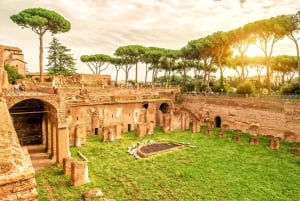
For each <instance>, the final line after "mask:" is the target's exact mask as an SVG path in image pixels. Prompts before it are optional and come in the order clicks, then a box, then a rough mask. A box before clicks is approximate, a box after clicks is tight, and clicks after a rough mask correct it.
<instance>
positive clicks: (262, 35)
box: [245, 17, 286, 94]
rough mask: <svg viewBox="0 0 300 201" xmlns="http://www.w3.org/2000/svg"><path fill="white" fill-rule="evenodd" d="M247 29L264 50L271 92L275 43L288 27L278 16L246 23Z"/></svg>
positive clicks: (269, 92)
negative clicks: (272, 59) (271, 61)
mask: <svg viewBox="0 0 300 201" xmlns="http://www.w3.org/2000/svg"><path fill="white" fill-rule="evenodd" d="M245 29H246V31H249V32H250V33H251V34H253V36H254V37H255V38H256V40H257V43H256V45H257V46H258V47H259V48H260V49H261V50H262V51H263V53H264V57H265V65H266V68H267V72H266V82H267V88H268V94H271V79H270V76H271V69H270V60H271V57H272V54H273V48H274V45H275V43H276V42H277V41H278V40H280V39H282V38H283V37H284V36H285V35H286V29H285V27H284V26H283V25H282V23H280V20H279V18H278V17H272V18H270V19H264V20H259V21H255V22H252V23H249V24H246V25H245Z"/></svg>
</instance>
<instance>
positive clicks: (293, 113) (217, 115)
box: [183, 96, 300, 142]
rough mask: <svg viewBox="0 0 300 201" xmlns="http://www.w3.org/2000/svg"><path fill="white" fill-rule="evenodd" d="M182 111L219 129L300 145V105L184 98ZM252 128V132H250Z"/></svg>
mask: <svg viewBox="0 0 300 201" xmlns="http://www.w3.org/2000/svg"><path fill="white" fill-rule="evenodd" d="M183 106H184V107H185V108H193V113H194V115H196V116H199V117H201V120H202V122H203V124H205V123H204V121H205V120H206V119H207V120H209V121H211V122H213V124H214V125H216V123H217V122H216V121H217V119H219V121H221V122H220V124H221V125H220V127H222V125H226V127H227V128H229V129H239V130H241V131H244V132H250V133H253V134H256V132H258V134H262V135H272V136H275V137H279V138H281V139H286V140H287V141H290V142H300V119H299V116H300V115H299V114H300V113H299V112H300V103H299V102H297V101H287V100H280V99H278V100H277V99H274V100H270V99H261V98H230V97H222V96H220V97H207V96H185V101H184V103H183ZM254 128H255V130H253V129H254Z"/></svg>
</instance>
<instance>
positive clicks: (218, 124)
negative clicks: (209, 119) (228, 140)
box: [215, 116, 222, 128]
mask: <svg viewBox="0 0 300 201" xmlns="http://www.w3.org/2000/svg"><path fill="white" fill-rule="evenodd" d="M221 124H222V119H221V117H220V116H216V118H215V126H216V128H221Z"/></svg>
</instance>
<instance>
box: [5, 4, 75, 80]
mask: <svg viewBox="0 0 300 201" xmlns="http://www.w3.org/2000/svg"><path fill="white" fill-rule="evenodd" d="M10 19H11V20H12V21H13V22H14V23H16V24H17V25H19V26H21V27H22V28H30V29H31V30H32V31H33V32H34V33H36V34H38V35H39V42H40V48H39V50H40V51H39V68H40V82H43V36H44V34H45V33H46V32H47V31H49V32H51V33H52V34H57V33H64V32H68V31H69V30H70V29H71V23H70V22H69V21H68V20H66V19H65V18H64V17H63V16H61V15H60V14H58V13H56V12H55V11H51V10H47V9H44V8H28V9H25V10H23V11H21V12H19V13H18V14H15V15H12V16H10Z"/></svg>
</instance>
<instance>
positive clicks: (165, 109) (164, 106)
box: [159, 103, 170, 114]
mask: <svg viewBox="0 0 300 201" xmlns="http://www.w3.org/2000/svg"><path fill="white" fill-rule="evenodd" d="M159 110H160V111H161V112H162V113H164V114H165V113H168V112H169V111H170V108H169V104H168V103H162V104H161V105H160V106H159Z"/></svg>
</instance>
